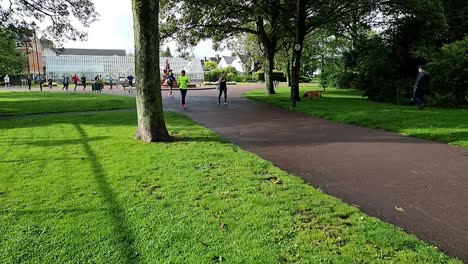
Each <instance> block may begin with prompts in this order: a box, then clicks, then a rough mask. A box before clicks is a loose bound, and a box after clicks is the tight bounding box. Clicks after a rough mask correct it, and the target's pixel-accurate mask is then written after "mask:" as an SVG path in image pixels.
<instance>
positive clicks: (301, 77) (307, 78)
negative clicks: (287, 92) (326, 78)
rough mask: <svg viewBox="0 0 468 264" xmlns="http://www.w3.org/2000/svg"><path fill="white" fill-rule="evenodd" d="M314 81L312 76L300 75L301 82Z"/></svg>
mask: <svg viewBox="0 0 468 264" xmlns="http://www.w3.org/2000/svg"><path fill="white" fill-rule="evenodd" d="M311 81H312V78H310V77H309V76H304V75H303V76H300V77H299V82H301V83H310V82H311Z"/></svg>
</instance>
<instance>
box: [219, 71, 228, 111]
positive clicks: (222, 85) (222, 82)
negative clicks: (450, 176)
mask: <svg viewBox="0 0 468 264" xmlns="http://www.w3.org/2000/svg"><path fill="white" fill-rule="evenodd" d="M218 83H219V95H218V104H221V96H222V95H223V93H224V104H225V105H227V80H226V73H225V72H223V73H222V74H221V76H220V77H219V80H218Z"/></svg>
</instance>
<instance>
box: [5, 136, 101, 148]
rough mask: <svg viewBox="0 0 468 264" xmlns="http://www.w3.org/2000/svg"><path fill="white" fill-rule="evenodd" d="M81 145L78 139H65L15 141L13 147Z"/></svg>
mask: <svg viewBox="0 0 468 264" xmlns="http://www.w3.org/2000/svg"><path fill="white" fill-rule="evenodd" d="M109 138H110V137H91V138H89V139H88V142H91V141H99V140H105V139H109ZM1 142H11V139H2V140H0V143H1ZM78 143H81V140H79V139H65V140H63V139H62V140H60V139H50V140H34V139H30V140H21V141H19V140H15V145H30V146H36V147H60V146H63V145H74V144H78Z"/></svg>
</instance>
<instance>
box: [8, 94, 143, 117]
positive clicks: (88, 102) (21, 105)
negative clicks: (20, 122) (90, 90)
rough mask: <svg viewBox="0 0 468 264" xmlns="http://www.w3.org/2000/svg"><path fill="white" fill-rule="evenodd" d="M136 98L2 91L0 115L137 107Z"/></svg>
mask: <svg viewBox="0 0 468 264" xmlns="http://www.w3.org/2000/svg"><path fill="white" fill-rule="evenodd" d="M135 105H136V103H135V98H130V97H124V96H113V95H107V94H99V95H98V94H82V93H80V94H78V93H72V92H70V93H57V92H2V93H0V115H22V114H37V113H56V112H75V111H98V110H110V109H123V108H135Z"/></svg>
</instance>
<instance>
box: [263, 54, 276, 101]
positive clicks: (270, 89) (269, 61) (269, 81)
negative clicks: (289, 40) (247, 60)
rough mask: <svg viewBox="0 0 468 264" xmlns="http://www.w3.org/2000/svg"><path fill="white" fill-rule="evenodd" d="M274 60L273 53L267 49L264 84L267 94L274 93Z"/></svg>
mask: <svg viewBox="0 0 468 264" xmlns="http://www.w3.org/2000/svg"><path fill="white" fill-rule="evenodd" d="M274 61H275V53H274V52H271V51H267V52H266V56H265V85H266V93H267V94H276V91H275V86H274V85H273V68H274V63H275V62H274Z"/></svg>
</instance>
